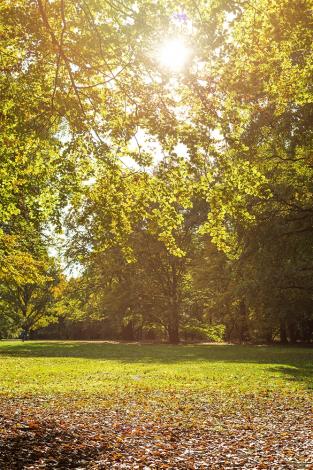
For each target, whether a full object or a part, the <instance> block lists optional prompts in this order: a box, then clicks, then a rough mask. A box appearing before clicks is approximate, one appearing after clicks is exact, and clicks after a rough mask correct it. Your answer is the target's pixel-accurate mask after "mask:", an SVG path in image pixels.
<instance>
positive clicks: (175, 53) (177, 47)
mask: <svg viewBox="0 0 313 470" xmlns="http://www.w3.org/2000/svg"><path fill="white" fill-rule="evenodd" d="M157 54H158V60H159V62H160V64H161V65H162V66H163V67H165V68H167V69H169V70H171V71H172V72H180V71H181V70H182V69H183V68H184V67H185V66H186V64H187V62H188V59H189V58H190V55H191V49H190V48H189V47H188V46H187V45H186V43H185V42H184V41H183V40H182V39H181V38H173V39H168V40H167V41H164V42H163V43H162V44H161V46H160V48H159V50H158V52H157Z"/></svg>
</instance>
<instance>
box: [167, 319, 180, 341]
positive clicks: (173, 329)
mask: <svg viewBox="0 0 313 470" xmlns="http://www.w3.org/2000/svg"><path fill="white" fill-rule="evenodd" d="M168 339H169V342H170V343H171V344H178V343H179V328H178V322H171V323H170V324H169V327H168Z"/></svg>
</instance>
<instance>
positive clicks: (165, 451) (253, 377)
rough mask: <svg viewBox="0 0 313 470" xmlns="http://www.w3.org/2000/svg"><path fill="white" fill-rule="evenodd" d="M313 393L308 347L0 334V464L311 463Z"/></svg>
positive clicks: (312, 362)
mask: <svg viewBox="0 0 313 470" xmlns="http://www.w3.org/2000/svg"><path fill="white" fill-rule="evenodd" d="M312 391H313V348H300V347H289V348H288V347H279V346H274V347H267V346H234V345H184V346H183V345H180V346H169V345H150V344H121V343H106V342H74V341H72V342H71V341H66V342H60V341H58V342H54V341H46V342H37V341H29V342H25V343H22V342H20V341H1V342H0V400H1V405H2V412H1V413H0V439H1V435H2V438H3V441H2V444H1V443H0V468H1V469H2V468H3V469H8V470H11V469H14V468H17V469H20V468H21V469H22V468H25V469H26V468H29V469H31V468H64V469H66V468H86V469H87V468H145V467H146V468H186V469H187V468H190V469H193V468H195V469H196V468H213V469H214V468H216V469H222V468H296V465H305V466H304V467H302V468H313V457H312V458H311V457H310V455H311V453H312V455H313V441H311V440H310V439H311V437H312V436H311V432H312V422H313V419H312V418H313V414H312ZM1 433H2V434H1ZM251 446H252V447H251ZM310 460H311V461H312V462H311V463H310ZM311 464H312V466H311V467H310V466H309V465H311ZM236 465H237V467H236ZM288 465H289V467H288Z"/></svg>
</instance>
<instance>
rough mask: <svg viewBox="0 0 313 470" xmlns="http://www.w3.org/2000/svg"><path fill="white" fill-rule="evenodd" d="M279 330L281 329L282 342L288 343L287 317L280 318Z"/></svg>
mask: <svg viewBox="0 0 313 470" xmlns="http://www.w3.org/2000/svg"><path fill="white" fill-rule="evenodd" d="M279 331H280V342H281V343H282V344H287V343H288V338H287V328H286V320H285V319H281V320H280V325H279Z"/></svg>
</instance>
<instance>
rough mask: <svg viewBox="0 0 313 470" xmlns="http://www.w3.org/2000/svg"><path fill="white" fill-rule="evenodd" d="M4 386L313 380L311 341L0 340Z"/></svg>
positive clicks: (287, 385) (82, 389)
mask: <svg viewBox="0 0 313 470" xmlns="http://www.w3.org/2000/svg"><path fill="white" fill-rule="evenodd" d="M0 364H1V369H0V377H1V389H0V393H2V394H8V395H17V394H21V393H23V394H25V393H26V394H35V395H36V394H42V393H48V394H54V393H73V392H75V393H79V394H95V393H98V392H99V391H101V390H105V391H106V392H111V391H114V390H116V389H118V388H120V389H128V390H137V389H145V390H159V389H160V390H176V389H177V390H181V389H190V390H210V391H215V390H226V391H232V392H238V393H246V392H251V391H255V392H260V391H264V390H265V391H284V392H288V391H294V390H306V389H310V388H312V387H313V349H310V348H281V347H267V346H265V347H255V346H234V345H186V346H182V345H181V346H168V345H151V344H150V345H149V344H123V343H120V344H118V343H113V344H112V343H109V342H103V343H101V342H99V343H97V342H96V343H92V342H90V343H89V342H25V343H22V342H1V343H0Z"/></svg>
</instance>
